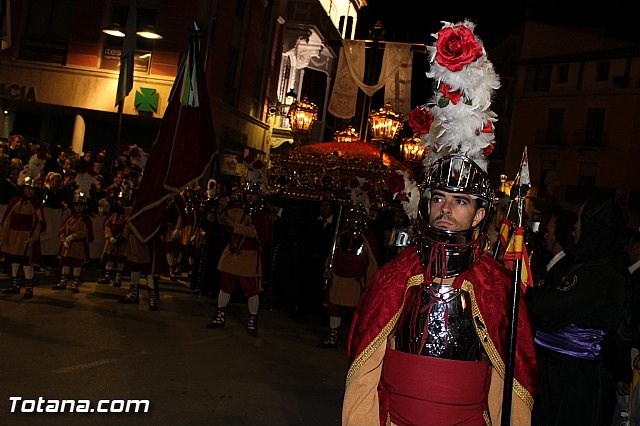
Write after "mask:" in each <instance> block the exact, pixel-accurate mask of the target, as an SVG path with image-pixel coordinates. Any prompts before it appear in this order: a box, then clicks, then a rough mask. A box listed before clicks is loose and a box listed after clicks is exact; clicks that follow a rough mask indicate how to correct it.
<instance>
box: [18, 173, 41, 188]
mask: <svg viewBox="0 0 640 426" xmlns="http://www.w3.org/2000/svg"><path fill="white" fill-rule="evenodd" d="M18 183H19V185H20V186H22V187H23V188H34V189H35V188H38V187H39V186H40V181H39V180H38V179H36V178H34V177H33V176H24V177H21V179H20V180H19V182H18Z"/></svg>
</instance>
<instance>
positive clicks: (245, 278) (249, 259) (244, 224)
mask: <svg viewBox="0 0 640 426" xmlns="http://www.w3.org/2000/svg"><path fill="white" fill-rule="evenodd" d="M260 201H261V200H260V186H259V184H258V183H255V182H253V183H252V182H247V185H246V188H245V193H244V204H243V205H238V204H236V205H231V206H229V209H227V211H226V212H225V214H224V215H222V217H221V222H222V223H223V224H225V225H227V226H230V227H231V228H232V229H233V232H232V235H231V238H230V241H229V244H227V247H226V248H225V250H224V252H223V253H222V256H221V257H220V261H219V263H218V269H219V270H220V272H221V273H220V293H219V294H218V308H217V310H216V313H215V315H214V317H213V319H212V320H211V322H210V323H209V324H208V325H207V327H209V328H222V327H224V326H225V322H226V309H227V305H228V304H229V302H230V301H231V295H232V293H233V291H234V289H235V288H236V286H237V285H238V286H240V287H241V288H242V291H243V293H244V295H245V296H246V297H247V307H248V309H249V320H248V321H247V332H248V333H249V335H251V336H255V335H256V334H257V333H258V309H259V306H260V297H259V294H260V291H261V290H262V278H263V276H264V273H263V268H264V266H263V265H264V259H265V256H264V255H265V251H266V248H267V244H269V237H270V231H269V213H268V212H267V211H266V210H265V209H263V208H262V205H261V204H260Z"/></svg>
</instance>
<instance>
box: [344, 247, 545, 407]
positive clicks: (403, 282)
mask: <svg viewBox="0 0 640 426" xmlns="http://www.w3.org/2000/svg"><path fill="white" fill-rule="evenodd" d="M423 272H424V267H423V266H422V263H421V262H420V259H419V257H418V255H417V250H416V247H408V248H406V249H405V250H403V251H402V252H401V253H400V254H399V255H398V256H397V257H396V258H395V259H393V260H391V261H390V262H388V263H387V264H385V265H384V266H382V267H381V268H380V269H379V270H378V271H377V273H376V274H375V275H374V276H373V278H372V279H371V282H370V283H369V284H368V285H367V288H366V290H365V292H364V293H363V295H362V297H361V299H360V303H359V304H358V307H357V308H356V312H355V314H354V317H353V321H352V323H351V331H350V333H349V341H348V344H347V355H348V357H349V364H350V367H349V373H348V379H349V378H350V377H351V375H352V373H353V372H352V370H353V369H357V368H358V366H359V365H361V364H362V362H363V359H362V358H366V357H368V356H369V355H370V354H371V353H372V352H373V349H375V348H373V347H372V346H375V345H380V344H385V343H384V342H385V341H386V337H387V336H386V335H385V333H387V334H388V333H390V332H391V330H392V329H393V327H389V324H390V322H391V321H392V320H393V319H394V316H395V317H397V316H399V315H396V314H398V313H399V311H400V310H401V308H402V304H403V301H404V297H405V291H406V289H407V283H408V282H409V279H410V278H411V277H414V276H416V275H420V274H422V273H423ZM465 281H466V282H468V283H470V284H471V287H468V284H466V283H465ZM454 285H456V286H457V285H462V287H463V289H465V290H467V291H470V293H471V296H472V299H474V300H475V302H476V304H477V306H478V308H479V310H480V314H481V316H482V320H483V321H484V324H485V326H486V330H487V331H488V337H489V339H488V342H484V343H483V344H484V346H485V349H486V348H487V345H489V347H491V346H493V347H495V349H496V351H497V354H498V356H499V358H497V359H494V358H495V355H494V357H492V356H491V355H492V353H491V352H493V351H491V350H489V351H487V352H488V353H489V357H490V358H492V359H491V363H492V365H493V367H494V368H495V369H497V370H498V373H499V374H500V376H502V377H503V378H504V360H505V351H506V347H507V330H508V326H509V316H510V315H509V310H510V304H511V299H512V298H513V292H512V287H513V285H512V277H511V272H509V270H507V269H506V268H505V267H504V266H503V265H502V264H500V263H498V262H497V261H495V260H494V259H493V258H492V257H491V256H489V254H487V253H485V254H484V255H482V256H481V257H480V258H479V259H478V260H477V261H476V262H475V264H474V265H473V266H472V267H471V268H470V269H469V270H467V271H465V272H464V273H462V274H460V275H459V276H458V278H456V282H455V283H454ZM480 337H481V338H482V336H480ZM370 346H371V347H370ZM516 351H517V353H516V358H515V366H514V378H515V381H514V387H516V386H518V384H517V383H516V381H517V382H518V383H519V384H520V385H522V386H523V387H524V389H525V390H526V392H527V393H528V394H529V395H528V396H527V399H530V401H529V402H530V403H531V404H533V400H532V396H533V395H534V393H535V390H536V386H537V375H538V373H537V365H536V354H535V348H534V344H533V331H532V329H531V325H530V321H529V315H528V312H527V308H526V305H525V303H524V299H523V298H520V305H519V317H518V336H517V340H516ZM348 379H347V380H348ZM385 405H386V402H385V401H384V400H383V395H381V399H380V406H381V407H384V406H385Z"/></svg>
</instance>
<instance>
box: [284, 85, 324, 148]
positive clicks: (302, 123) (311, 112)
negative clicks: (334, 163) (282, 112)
mask: <svg viewBox="0 0 640 426" xmlns="http://www.w3.org/2000/svg"><path fill="white" fill-rule="evenodd" d="M317 118H318V107H317V106H316V105H315V104H314V103H313V102H309V100H308V99H307V97H306V96H305V97H303V98H302V100H300V101H296V102H294V103H293V105H291V108H289V123H290V124H291V130H292V131H293V135H294V139H295V140H296V141H300V142H304V141H306V140H307V139H308V137H309V133H310V131H311V126H313V123H315V121H316V120H317Z"/></svg>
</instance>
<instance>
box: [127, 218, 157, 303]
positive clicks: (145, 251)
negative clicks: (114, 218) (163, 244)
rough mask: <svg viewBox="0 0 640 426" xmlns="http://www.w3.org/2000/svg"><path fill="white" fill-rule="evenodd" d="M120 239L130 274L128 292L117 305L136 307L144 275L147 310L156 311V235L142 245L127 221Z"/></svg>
mask: <svg viewBox="0 0 640 426" xmlns="http://www.w3.org/2000/svg"><path fill="white" fill-rule="evenodd" d="M122 238H123V240H124V241H125V251H124V253H125V257H126V259H127V264H126V269H127V270H128V271H129V273H130V274H131V282H130V283H129V291H128V293H127V294H126V295H125V296H122V297H121V298H120V299H118V302H119V303H124V304H127V305H134V304H135V305H137V304H138V303H139V302H140V278H141V277H142V276H143V275H145V276H146V279H147V289H148V291H149V310H150V311H157V310H158V302H159V300H160V294H159V292H158V284H157V282H156V281H157V280H156V277H155V276H154V275H153V272H154V269H155V268H154V266H155V265H154V264H155V261H156V257H155V256H154V255H155V254H157V252H158V249H159V248H160V247H159V246H160V243H159V242H158V240H157V238H158V234H156V235H155V236H153V237H151V239H150V240H149V241H147V242H146V243H143V242H142V240H141V239H140V238H139V237H138V236H137V235H136V233H135V232H133V229H132V227H131V222H130V221H129V220H127V222H126V223H125V225H124V230H123V231H122Z"/></svg>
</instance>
